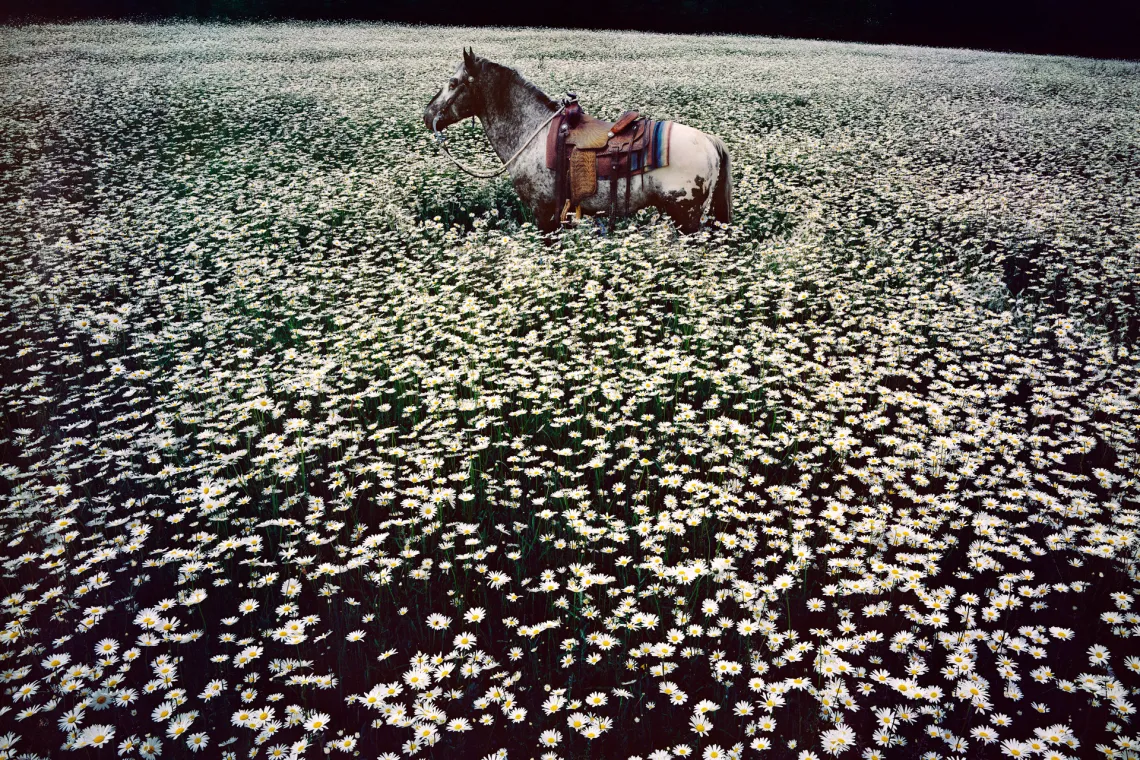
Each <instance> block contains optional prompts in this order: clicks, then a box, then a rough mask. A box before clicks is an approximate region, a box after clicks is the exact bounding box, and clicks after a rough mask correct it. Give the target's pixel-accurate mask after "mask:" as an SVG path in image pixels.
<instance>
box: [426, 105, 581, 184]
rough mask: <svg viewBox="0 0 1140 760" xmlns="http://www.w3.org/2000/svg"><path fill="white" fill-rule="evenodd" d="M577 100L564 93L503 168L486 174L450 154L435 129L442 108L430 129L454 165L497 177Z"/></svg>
mask: <svg viewBox="0 0 1140 760" xmlns="http://www.w3.org/2000/svg"><path fill="white" fill-rule="evenodd" d="M577 100H578V96H577V95H575V94H574V93H572V92H570V93H567V94H566V95H564V96H563V97H562V100H561V103H562V105H560V106H559V107H558V110H557V111H555V112H554V113H552V114H550V118H548V119H547V120H546V121H544V122H542V124H540V125H539V126H538V129H536V130H534V133H533V134H532V135H531V136H530V137H528V138H527V140H526V142H524V143H523V144H522V147H520V148H519V149H518V150H516V151H515V154H514V155H513V156H511V157H510V158H508V159H507V160H506V161H504V162H503V168H502V169H499V170H498V171H497V172H491V173H490V174H487V173H484V172H477V171H474V170H472V169H468V168H467V167H466V166H464V165H463V164H462V163H460V161H459V159H457V158H456V157H455V156H453V155H451V151H449V150H448V149H447V145H446V144H445V140H446V139H447V137H446V136H445V135H444V133H443V132H440V131H439V130H438V129H436V123H438V122H439V117H440V116H442V115H443V113H442V110H443V109H442V108H441V109H440V110H441V112H440V113H437V114H436V116H435V119H433V120H432V125H431V129H432V132H433V133H435V139H436V142H437V143H438V144H439V147H440V148H441V149H442V150H443V152H444V154H445V155H446V156H447V157H448V158H450V159H451V161H452V163H454V164H455V165H456V166H458V167H459V168H460V169H462V170H463V171H465V172H467V173H468V174H470V175H471V176H472V177H478V178H480V179H491V178H492V177H498V176H499V175H500V174H502V173H503V172H505V171H506V170H507V169H508V168H509V167H510V165H511V162H512V161H514V160H515V159H516V158H518V157H519V154H521V153H522V152H523V151H524V150H526V148H527V146H528V145H530V144H531V143H532V142H533V141H534V138H536V137H538V134H539V132H541V131H542V130H543V129H545V128H546V125H547V124H549V123H550V122H552V121H554V118H555V117H556V116H558V114H560V113H562V111H564V110H565V109H566V107H567V106H568V105H570V104H571V103H574V102H575V101H577ZM445 129H446V127H445Z"/></svg>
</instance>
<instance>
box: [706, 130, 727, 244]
mask: <svg viewBox="0 0 1140 760" xmlns="http://www.w3.org/2000/svg"><path fill="white" fill-rule="evenodd" d="M709 138H710V139H711V140H712V143H713V145H714V146H715V147H716V155H717V158H718V159H720V173H719V174H718V175H717V178H716V185H715V186H714V187H713V202H712V212H713V218H714V219H716V220H717V221H718V222H724V223H725V224H731V223H732V161H731V159H730V158H729V157H728V147H727V146H726V145H725V144H724V140H721V139H720V138H719V137H717V136H716V135H709Z"/></svg>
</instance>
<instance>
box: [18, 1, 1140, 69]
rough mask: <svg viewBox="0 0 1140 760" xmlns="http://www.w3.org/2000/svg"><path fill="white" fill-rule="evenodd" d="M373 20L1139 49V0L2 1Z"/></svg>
mask: <svg viewBox="0 0 1140 760" xmlns="http://www.w3.org/2000/svg"><path fill="white" fill-rule="evenodd" d="M174 17H179V18H183V19H201V20H222V19H229V20H269V19H305V20H318V19H324V20H350V19H360V20H372V21H404V22H416V23H427V24H470V25H502V26H557V27H577V28H586V29H641V30H645V31H658V32H683V33H696V32H713V33H715V32H730V33H744V34H763V35H775V36H784V37H808V38H816V39H830V40H848V41H857V42H877V43H895V44H904V45H932V46H938V47H966V48H978V49H985V50H1002V51H1011V52H1023V53H1052V54H1061V55H1081V56H1091V57H1097V58H1129V59H1140V0H1122V1H1121V2H1110V1H1109V0H1086V1H1085V2H1081V1H1080V0H1066V1H1064V2H1062V1H1060V0H1032V1H1031V0H953V1H951V2H947V1H946V0H943V1H942V2H939V0H753V1H751V2H750V1H749V0H656V1H653V0H606V1H605V2H595V3H587V2H581V0H578V1H577V2H566V3H562V2H559V1H558V0H523V1H522V2H517V1H516V2H503V1H502V0H14V1H12V0H10V1H9V2H8V3H5V4H4V9H3V10H0V20H2V21H4V22H7V23H22V22H29V21H47V20H71V19H90V18H117V19H134V20H156V19H161V18H174Z"/></svg>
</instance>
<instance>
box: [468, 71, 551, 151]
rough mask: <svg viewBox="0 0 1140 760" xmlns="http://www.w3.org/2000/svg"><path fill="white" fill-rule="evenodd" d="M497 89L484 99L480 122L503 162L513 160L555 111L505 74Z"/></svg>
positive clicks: (508, 74)
mask: <svg viewBox="0 0 1140 760" xmlns="http://www.w3.org/2000/svg"><path fill="white" fill-rule="evenodd" d="M494 84H495V85H496V87H495V88H494V89H493V91H492V92H490V93H488V95H487V96H486V97H485V98H484V107H483V113H481V114H479V120H480V121H482V122H483V129H484V130H485V131H486V132H487V139H488V140H490V142H491V147H493V148H494V149H495V153H497V154H498V156H499V160H500V161H506V160H507V159H509V158H510V157H511V156H513V155H514V154H515V153H516V152H517V151H518V150H519V148H521V147H522V146H523V144H524V143H525V142H526V141H527V140H528V139H530V138H531V137H532V136H533V135H534V133H535V130H537V129H538V128H539V127H540V126H541V125H542V123H543V122H544V121H546V120H547V119H548V118H550V114H551V113H553V112H554V108H553V107H551V106H548V105H547V104H546V103H545V102H543V101H542V100H541V99H540V98H539V96H538V95H537V93H535V92H533V91H531V90H530V89H529V88H527V87H526V86H525V85H523V84H522V83H520V82H518V81H517V80H515V78H514V77H512V76H511V75H510V72H503V73H502V75H501V79H500V81H499V82H495V83H494Z"/></svg>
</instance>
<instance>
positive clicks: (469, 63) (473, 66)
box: [463, 48, 479, 76]
mask: <svg viewBox="0 0 1140 760" xmlns="http://www.w3.org/2000/svg"><path fill="white" fill-rule="evenodd" d="M463 68H465V69H466V70H467V73H468V74H469V75H470V76H475V75H476V74H478V73H479V62H478V61H477V60H476V58H475V51H474V50H468V49H467V48H463Z"/></svg>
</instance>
